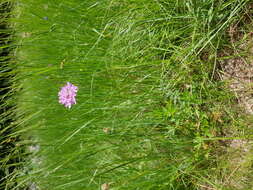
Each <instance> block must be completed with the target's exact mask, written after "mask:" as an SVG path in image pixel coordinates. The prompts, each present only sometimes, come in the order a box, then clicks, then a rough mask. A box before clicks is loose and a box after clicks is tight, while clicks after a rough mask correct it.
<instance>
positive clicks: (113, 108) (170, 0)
mask: <svg viewBox="0 0 253 190" xmlns="http://www.w3.org/2000/svg"><path fill="white" fill-rule="evenodd" d="M12 2H13V17H12V18H10V19H9V22H10V23H11V25H10V26H11V28H12V29H13V30H14V31H15V32H14V33H13V34H12V35H13V45H14V47H15V49H14V50H13V55H12V57H11V58H12V59H13V62H15V65H13V64H9V67H10V68H13V69H14V70H13V72H14V73H15V74H16V75H15V76H14V78H12V81H13V91H15V92H16V96H15V102H10V104H13V103H15V105H16V109H15V114H16V117H17V121H16V122H15V123H13V126H15V129H16V130H15V132H13V133H12V134H11V135H10V136H13V137H17V136H18V137H19V138H20V140H19V143H18V145H17V146H16V148H14V150H17V151H19V152H18V154H17V152H15V154H14V155H17V156H20V154H21V156H20V157H21V158H22V161H21V162H22V167H19V169H18V170H17V171H14V172H13V173H11V174H6V175H7V176H8V177H7V184H5V187H6V188H5V189H13V190H14V189H22V188H23V187H24V186H27V185H29V186H33V185H35V186H37V187H38V189H41V190H65V189H68V190H84V189H87V190H98V189H102V190H109V189H110V190H124V189H126V190H197V189H200V190H202V189H205V188H207V189H208V188H209V189H217V190H218V189H219V190H221V189H222V190H223V189H224V190H226V189H231V190H233V187H230V186H229V185H228V184H226V183H225V182H224V181H226V179H227V176H229V175H230V173H229V169H230V165H229V164H228V163H226V161H225V160H222V159H223V157H222V155H224V154H225V153H224V154H222V151H224V148H222V146H223V144H222V143H223V142H224V141H225V140H226V139H230V140H231V139H234V138H239V139H241V138H247V132H246V130H245V129H246V125H247V122H245V121H246V120H247V121H248V119H246V118H245V117H243V115H244V114H243V113H242V111H238V110H237V109H235V106H234V104H235V102H236V98H235V96H234V95H233V94H232V93H231V92H229V91H228V90H227V88H226V86H225V83H224V82H223V81H221V80H219V78H218V75H217V70H218V66H219V59H220V57H219V56H218V52H219V51H220V50H222V49H223V48H225V47H231V46H232V45H231V44H230V41H229V36H228V35H227V32H226V31H227V29H228V28H229V26H230V25H231V24H233V23H235V22H237V21H238V20H240V19H242V17H243V13H244V12H245V10H246V7H247V5H248V2H250V1H249V0H228V1H223V0H206V1H201V0H197V1H191V0H99V1H98V0H90V1H84V0H36V1H35V0H13V1H12ZM13 62H11V63H13ZM10 74H11V73H10ZM66 82H71V83H72V84H74V85H75V86H77V87H78V92H77V97H76V99H77V103H76V104H75V105H73V106H72V107H71V108H70V109H68V108H65V107H64V106H63V105H61V104H59V102H58V92H59V90H60V88H61V87H62V86H64V85H65V84H66ZM224 131H225V132H226V131H229V132H231V133H229V134H231V135H226V134H224ZM232 131H233V132H232ZM234 131H237V133H235V132H234ZM20 145H24V146H20ZM38 147H39V148H38ZM31 149H36V151H32V153H29V150H31ZM37 149H38V151H37ZM23 154H24V155H26V156H23ZM11 156H12V155H11V154H10V157H11ZM6 159H7V160H8V159H9V158H6ZM2 163H4V164H2V167H5V168H7V170H8V164H6V162H2ZM227 164H228V165H227ZM224 168H227V170H226V169H224ZM7 173H8V172H7ZM15 181H17V183H15ZM31 184H33V185H31ZM105 184H108V185H110V188H109V189H106V188H104V189H103V187H102V186H104V187H105V186H106V185H105Z"/></svg>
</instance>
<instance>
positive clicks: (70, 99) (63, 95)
mask: <svg viewBox="0 0 253 190" xmlns="http://www.w3.org/2000/svg"><path fill="white" fill-rule="evenodd" d="M77 90H78V88H77V86H75V85H73V84H71V83H70V82H67V84H66V85H65V86H64V87H62V88H61V91H60V92H59V93H58V96H59V103H60V104H63V105H64V106H65V107H67V108H71V106H72V104H76V99H75V97H76V93H77Z"/></svg>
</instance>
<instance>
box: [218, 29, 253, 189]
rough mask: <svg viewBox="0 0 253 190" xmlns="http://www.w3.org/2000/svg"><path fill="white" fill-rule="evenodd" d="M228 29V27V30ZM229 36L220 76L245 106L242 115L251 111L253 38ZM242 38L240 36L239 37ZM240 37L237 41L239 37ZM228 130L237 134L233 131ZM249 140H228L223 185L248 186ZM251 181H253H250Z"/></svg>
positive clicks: (250, 144)
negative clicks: (226, 168)
mask: <svg viewBox="0 0 253 190" xmlns="http://www.w3.org/2000/svg"><path fill="white" fill-rule="evenodd" d="M230 32H231V31H230ZM230 36H231V43H232V44H233V46H234V49H233V50H231V49H230V50H224V51H223V52H222V53H221V55H220V58H221V61H220V65H221V72H220V78H221V80H222V81H225V82H226V83H227V84H228V87H229V89H230V90H231V92H232V93H234V94H235V95H236V97H237V101H238V106H239V107H240V108H241V109H242V110H244V112H245V115H249V117H251V115H253V56H252V57H251V55H253V38H252V35H251V34H248V35H247V38H243V39H242V38H241V37H238V39H236V40H235V39H234V38H233V36H232V35H230ZM240 38H241V39H240ZM239 40H240V41H242V42H241V43H240V41H239ZM229 133H232V134H235V135H238V134H236V132H234V131H229ZM252 143H253V142H252V141H251V140H245V139H235V140H231V141H230V142H229V143H228V146H227V147H226V152H227V159H228V162H230V163H229V165H228V166H229V167H228V175H227V176H226V179H225V181H224V183H225V184H224V185H225V186H227V187H228V189H231V190H250V189H253V186H251V187H250V183H251V182H250V179H249V175H248V174H249V171H251V165H252V161H253V160H252V157H253V156H252V148H251V147H252ZM251 185H253V184H252V183H251Z"/></svg>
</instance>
